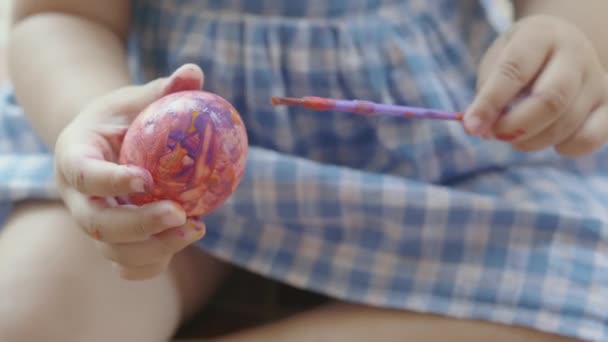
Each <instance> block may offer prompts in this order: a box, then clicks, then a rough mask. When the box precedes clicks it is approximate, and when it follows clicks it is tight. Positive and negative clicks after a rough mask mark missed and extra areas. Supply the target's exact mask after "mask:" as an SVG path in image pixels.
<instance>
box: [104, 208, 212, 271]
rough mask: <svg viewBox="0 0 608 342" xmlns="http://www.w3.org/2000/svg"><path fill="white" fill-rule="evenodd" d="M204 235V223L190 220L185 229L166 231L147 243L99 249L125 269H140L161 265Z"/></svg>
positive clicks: (108, 245) (107, 245) (114, 245)
mask: <svg viewBox="0 0 608 342" xmlns="http://www.w3.org/2000/svg"><path fill="white" fill-rule="evenodd" d="M204 235H205V225H204V223H202V222H200V221H192V220H189V221H188V222H187V223H186V224H185V225H184V226H183V227H179V228H172V229H169V230H166V231H164V232H162V233H160V234H157V235H154V236H151V237H150V239H148V240H146V241H142V242H135V243H127V244H106V243H99V248H100V250H101V252H102V254H103V255H104V256H105V257H106V258H108V259H110V260H112V261H114V262H116V263H118V264H120V265H122V266H124V267H139V266H145V265H149V264H156V263H159V262H161V261H162V260H164V259H166V258H167V257H170V256H172V255H174V254H176V253H178V252H179V251H181V250H183V249H184V248H186V247H187V246H189V245H191V244H192V243H194V242H195V241H198V240H200V239H201V238H202V237H203V236H204Z"/></svg>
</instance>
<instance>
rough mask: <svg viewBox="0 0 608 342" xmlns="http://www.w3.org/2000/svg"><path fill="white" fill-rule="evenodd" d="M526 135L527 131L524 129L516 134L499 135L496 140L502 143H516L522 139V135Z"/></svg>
mask: <svg viewBox="0 0 608 342" xmlns="http://www.w3.org/2000/svg"><path fill="white" fill-rule="evenodd" d="M524 134H526V131H525V130H524V129H521V128H520V129H518V130H516V131H515V132H512V133H499V134H496V138H497V139H499V140H502V141H514V140H515V139H517V138H519V137H521V136H522V135H524Z"/></svg>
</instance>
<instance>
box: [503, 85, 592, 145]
mask: <svg viewBox="0 0 608 342" xmlns="http://www.w3.org/2000/svg"><path fill="white" fill-rule="evenodd" d="M589 88H590V87H589V86H585V87H584V88H583V89H582V90H581V91H580V93H579V95H578V96H577V98H576V100H575V101H574V103H573V104H571V105H570V108H569V109H567V110H566V111H565V112H564V114H563V115H561V116H560V118H559V119H558V120H557V121H554V122H553V123H552V124H551V125H549V126H548V127H547V128H546V129H544V130H543V131H541V132H539V133H538V134H536V135H534V136H531V137H530V138H528V139H522V140H519V141H517V142H514V143H513V148H515V149H516V150H518V151H521V152H534V151H540V150H542V149H545V148H547V147H551V146H555V145H557V144H559V143H561V142H562V141H564V140H565V139H566V138H568V137H569V136H571V135H572V134H573V133H574V132H575V131H576V130H578V129H579V128H580V126H581V125H582V124H583V122H584V121H585V119H586V118H587V117H588V115H589V113H590V112H591V111H592V109H593V105H594V102H593V100H592V99H593V96H592V93H591V91H590V89H589Z"/></svg>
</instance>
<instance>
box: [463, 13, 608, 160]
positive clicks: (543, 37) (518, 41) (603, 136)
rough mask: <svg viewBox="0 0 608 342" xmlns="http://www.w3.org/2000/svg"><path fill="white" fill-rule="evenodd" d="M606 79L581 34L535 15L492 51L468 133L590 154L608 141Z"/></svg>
mask: <svg viewBox="0 0 608 342" xmlns="http://www.w3.org/2000/svg"><path fill="white" fill-rule="evenodd" d="M607 75H608V73H607V72H606V70H604V68H603V66H602V64H601V62H600V59H599V56H598V53H597V52H596V50H595V48H594V47H593V45H592V43H591V41H590V40H589V39H588V38H587V37H586V36H585V34H584V33H583V32H582V31H581V30H580V29H578V28H577V27H575V26H574V25H572V24H570V23H568V22H566V21H564V20H561V19H558V18H552V17H547V16H536V17H529V18H527V19H524V20H522V21H520V22H519V23H517V24H516V25H514V27H513V29H512V30H510V31H509V32H507V33H506V34H504V35H502V36H501V37H499V38H498V39H497V40H496V42H494V44H493V45H492V46H491V47H490V49H489V50H488V51H487V53H486V55H485V57H484V58H483V60H482V63H481V66H480V70H479V81H478V95H477V97H476V98H475V100H474V101H473V103H472V105H471V107H470V108H469V110H468V111H467V112H466V113H465V116H464V126H465V129H466V130H467V131H468V132H469V133H471V134H473V135H479V136H485V137H495V138H497V139H500V140H503V141H507V142H510V143H511V144H512V145H513V147H514V148H516V149H517V150H520V151H537V150H541V149H544V148H547V147H554V148H555V150H556V151H557V152H558V153H560V154H562V155H564V156H571V157H574V156H580V155H584V154H588V153H591V152H593V151H595V150H597V149H599V148H601V147H602V146H603V145H604V144H605V143H606V142H607V141H608V76H607ZM526 94H527V95H526ZM521 95H523V97H522V98H521V100H519V97H520V96H521ZM509 106H512V107H511V108H510V109H509V111H508V113H506V112H505V110H506V108H507V107H509ZM503 113H504V115H501V114H503Z"/></svg>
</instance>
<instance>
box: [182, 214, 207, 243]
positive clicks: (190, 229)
mask: <svg viewBox="0 0 608 342" xmlns="http://www.w3.org/2000/svg"><path fill="white" fill-rule="evenodd" d="M184 229H185V230H186V231H187V238H188V239H189V240H192V241H196V240H200V239H201V238H202V237H203V236H205V233H206V229H205V224H204V223H203V222H201V221H197V220H192V219H190V220H188V222H186V224H185V225H184Z"/></svg>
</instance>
